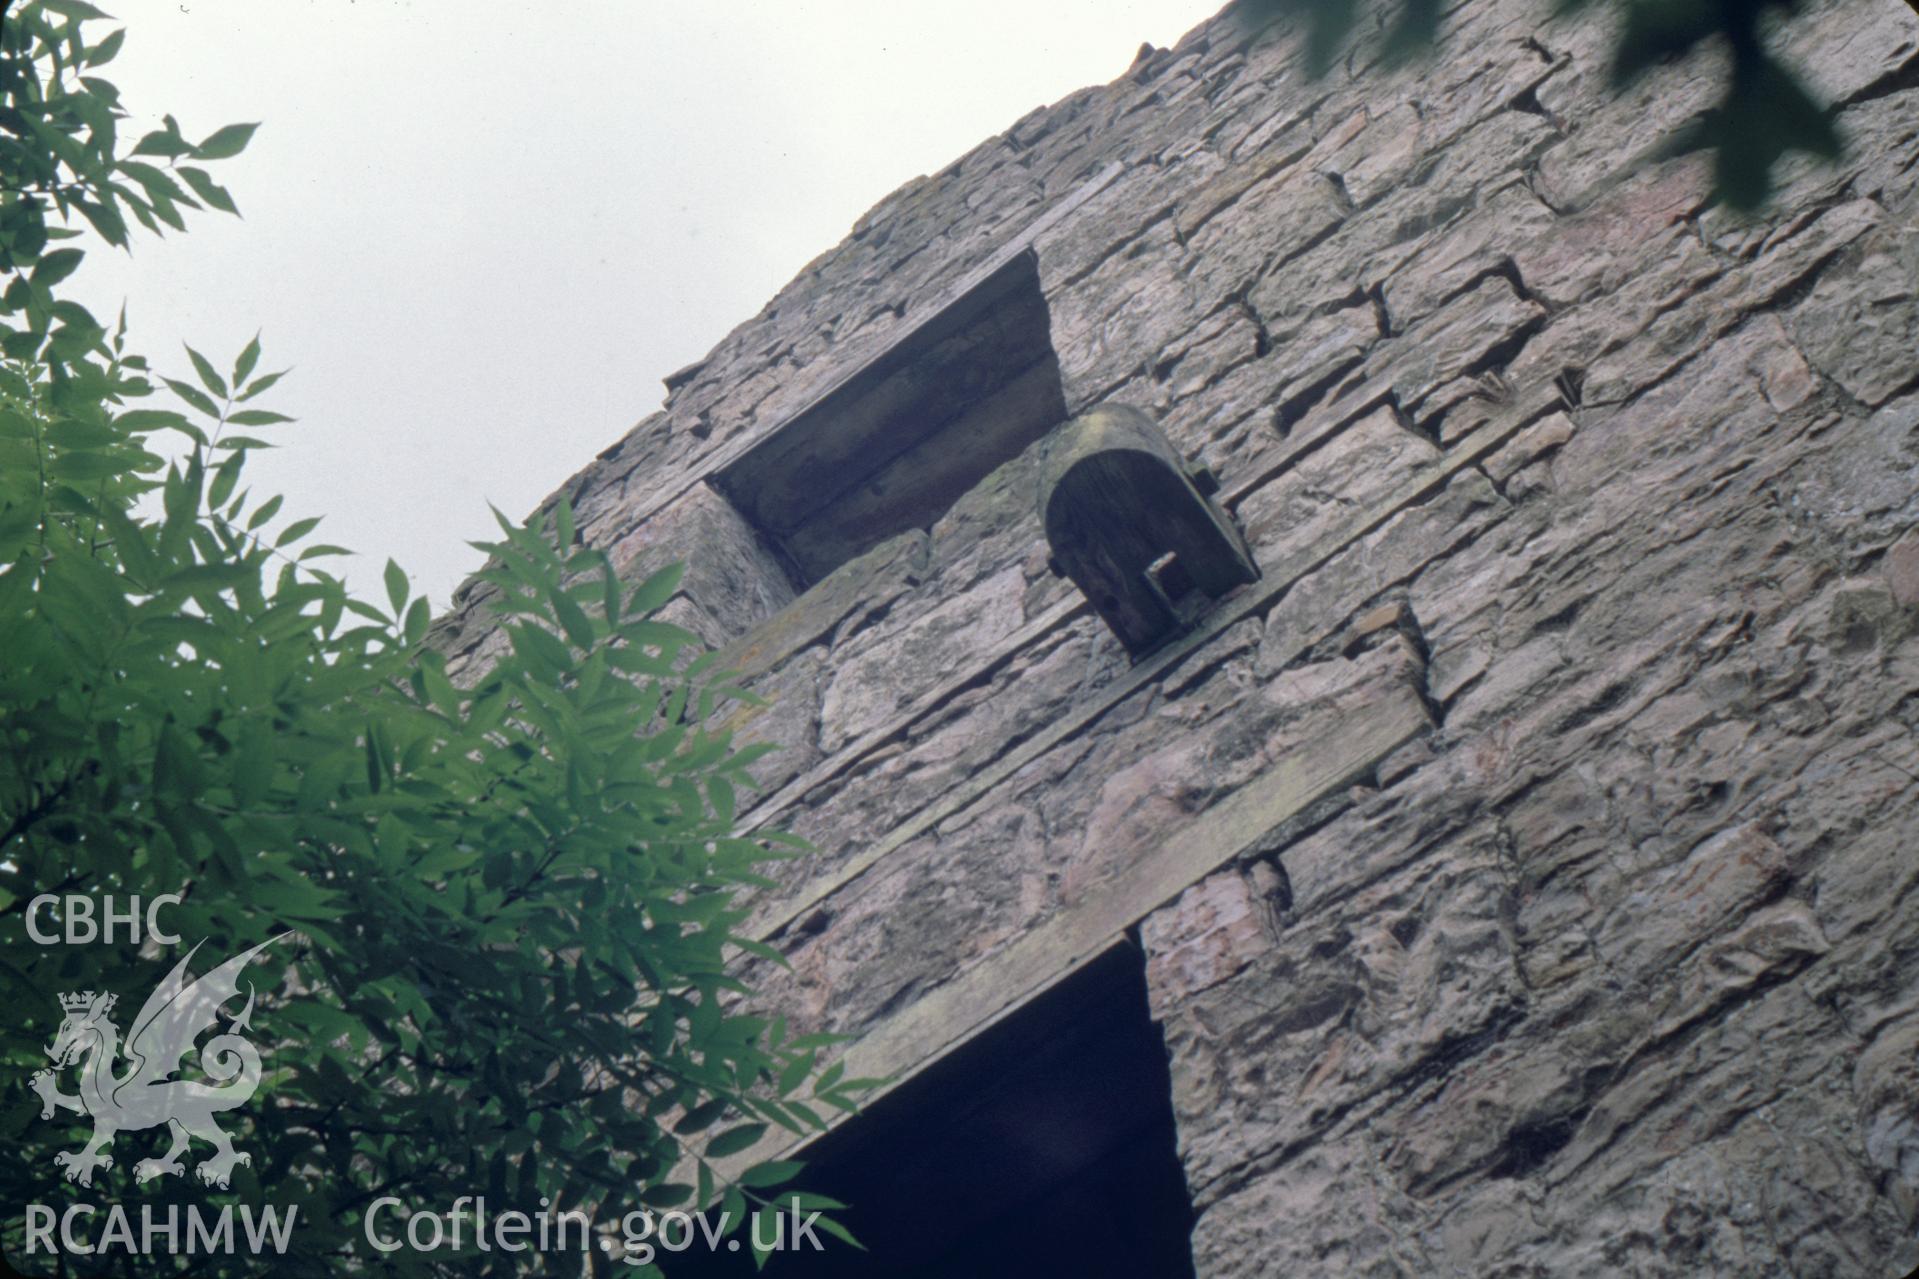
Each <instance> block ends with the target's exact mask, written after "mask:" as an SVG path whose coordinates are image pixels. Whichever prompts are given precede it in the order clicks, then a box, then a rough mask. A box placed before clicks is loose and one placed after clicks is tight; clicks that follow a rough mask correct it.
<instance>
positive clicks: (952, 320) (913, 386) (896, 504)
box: [714, 250, 1066, 589]
mask: <svg viewBox="0 0 1919 1279" xmlns="http://www.w3.org/2000/svg"><path fill="white" fill-rule="evenodd" d="M1065 416H1066V403H1065V398H1064V394H1063V392H1062V390H1061V386H1060V373H1059V361H1058V359H1057V357H1056V356H1055V355H1054V353H1053V345H1052V324H1051V318H1050V316H1049V314H1048V312H1047V308H1046V298H1045V296H1044V295H1043V294H1042V293H1041V292H1040V287H1039V263H1038V259H1037V258H1036V257H1035V255H1034V254H1033V252H1032V251H1031V250H1027V251H1026V252H1023V253H1019V254H1017V255H1015V256H1014V257H1013V258H1011V259H1010V260H1009V261H1007V263H1006V264H1005V265H1003V266H1001V267H1000V268H998V269H997V270H995V271H992V272H991V273H990V274H988V275H987V276H986V277H985V278H984V279H983V280H981V281H980V282H979V283H978V284H976V285H974V286H973V287H971V288H969V289H968V290H967V291H966V292H964V293H963V294H961V295H960V296H959V298H958V299H956V300H955V301H954V302H953V303H951V304H950V305H948V306H946V307H943V308H942V309H941V310H939V311H938V312H936V313H935V314H933V315H932V316H930V317H929V318H928V319H927V320H926V321H925V322H924V323H922V324H920V325H919V326H918V327H916V328H915V329H913V330H912V331H911V332H910V333H908V334H907V335H906V336H905V337H903V338H901V339H900V340H899V341H898V342H895V343H894V344H893V345H892V346H891V347H889V348H888V349H887V350H886V351H884V352H883V353H882V354H880V355H879V356H878V357H877V358H875V359H874V360H872V361H871V362H869V363H868V364H866V365H864V366H862V367H861V368H859V369H858V370H856V371H855V372H854V373H852V374H851V375H849V376H848V377H847V378H846V379H845V380H844V381H842V382H840V383H839V384H838V385H836V386H834V387H833V388H832V389H831V390H829V391H827V392H826V394H824V395H823V396H821V397H820V398H819V399H818V400H815V401H814V402H813V403H812V404H811V405H809V406H808V407H807V408H805V409H803V410H801V411H800V412H799V413H798V414H797V415H795V416H794V417H793V418H792V419H791V420H790V421H788V422H786V423H785V424H784V425H782V426H781V427H780V428H779V429H778V430H776V431H774V432H773V433H772V434H771V435H769V436H768V437H767V438H766V439H765V440H763V441H761V442H760V443H759V444H757V445H755V446H754V447H753V448H751V449H749V450H748V451H747V452H746V453H745V454H743V455H742V456H740V457H739V458H738V459H736V460H735V461H733V462H732V463H730V464H729V465H727V466H726V467H725V468H724V469H722V470H721V471H720V472H719V473H718V474H717V475H715V477H714V483H715V485H716V487H717V488H718V489H719V490H720V492H722V493H723V494H725V495H726V497H727V498H728V500H730V501H731V502H732V503H733V505H734V506H735V507H736V508H737V509H738V510H739V512H740V513H741V514H742V515H743V516H745V517H746V519H747V520H748V521H749V522H750V523H752V524H753V525H754V527H756V528H757V529H758V530H759V531H760V532H761V533H762V534H764V535H765V536H766V537H767V538H769V539H770V540H771V541H772V542H773V543H775V544H776V545H777V546H778V547H779V548H780V550H781V551H782V552H783V553H784V555H785V557H786V559H787V561H788V562H789V564H791V565H792V567H793V569H794V570H795V572H796V574H797V576H798V578H799V579H800V580H799V581H798V582H797V583H796V585H798V586H799V587H801V588H802V589H803V588H805V587H807V586H810V585H812V584H813V583H814V582H817V581H819V580H820V579H821V578H823V577H825V576H826V575H827V574H828V573H830V572H832V571H833V570H834V569H835V568H838V567H839V566H840V565H841V564H844V563H845V562H846V561H848V560H850V559H852V558H853V557H854V556H856V555H858V554H860V553H861V552H863V551H866V550H868V549H870V548H872V547H874V546H876V545H878V544H879V543H880V542H882V541H885V540H886V539H887V538H889V537H892V536H895V535H896V534H899V533H903V532H906V531H907V530H908V529H915V528H927V527H930V526H931V525H932V523H933V522H934V521H935V520H937V519H938V518H939V517H940V516H941V515H943V514H945V512H946V511H947V509H948V508H949V507H951V506H952V505H953V503H954V502H956V501H958V500H959V498H960V497H961V495H963V494H964V493H966V492H967V491H968V490H969V489H971V488H972V487H973V486H974V485H976V484H978V483H979V482H980V481H981V480H982V479H985V478H986V476H987V475H988V474H990V473H991V472H992V471H993V470H994V468H996V467H998V466H999V465H1000V464H1001V463H1003V462H1006V461H1008V460H1010V459H1012V458H1013V457H1016V456H1017V455H1018V454H1019V453H1020V451H1021V450H1023V449H1025V448H1026V446H1027V445H1029V444H1031V443H1032V442H1033V441H1035V440H1037V439H1038V438H1039V437H1040V436H1042V435H1044V434H1046V432H1047V431H1049V430H1051V429H1052V428H1053V427H1054V426H1056V425H1058V424H1059V423H1060V421H1061V420H1062V419H1064V418H1065Z"/></svg>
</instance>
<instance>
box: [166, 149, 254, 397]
mask: <svg viewBox="0 0 1919 1279" xmlns="http://www.w3.org/2000/svg"><path fill="white" fill-rule="evenodd" d="M183 149H184V147H183ZM173 171H174V172H175V173H177V174H179V175H180V176H181V177H182V178H183V179H185V180H186V184H187V185H188V186H190V187H192V188H193V194H195V195H197V196H199V197H200V198H201V199H202V200H205V201H206V202H207V204H208V205H209V206H211V207H213V208H216V209H218V210H220V212H222V213H232V214H238V213H239V212H240V210H239V208H238V207H237V206H236V205H235V204H234V203H233V196H232V195H230V194H229V193H228V192H227V189H226V188H225V187H223V186H221V185H220V184H219V183H217V182H215V181H214V180H213V175H211V174H209V173H208V172H207V171H206V170H205V169H201V168H196V167H194V166H193V165H190V164H182V165H178V166H176V167H175V168H174V170H173ZM233 380H234V382H235V383H236V384H237V383H239V382H242V381H244V380H245V375H244V374H242V375H240V376H236V377H235V378H234V379H233Z"/></svg>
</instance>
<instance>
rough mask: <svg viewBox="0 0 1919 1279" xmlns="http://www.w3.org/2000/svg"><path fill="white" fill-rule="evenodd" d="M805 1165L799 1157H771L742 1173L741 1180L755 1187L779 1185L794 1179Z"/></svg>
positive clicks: (742, 1182)
mask: <svg viewBox="0 0 1919 1279" xmlns="http://www.w3.org/2000/svg"><path fill="white" fill-rule="evenodd" d="M805 1166H806V1165H805V1164H803V1163H801V1162H800V1161H799V1160H797V1159H769V1160H767V1161H766V1162H764V1163H757V1164H754V1165H753V1166H752V1167H751V1168H748V1169H747V1170H746V1171H745V1172H743V1173H741V1174H740V1177H739V1181H740V1184H741V1185H742V1186H752V1187H755V1188H763V1187H766V1186H778V1185H781V1184H783V1183H785V1182H789V1181H791V1180H793V1178H794V1177H797V1176H798V1175H799V1172H800V1169H802V1168H804V1167H805Z"/></svg>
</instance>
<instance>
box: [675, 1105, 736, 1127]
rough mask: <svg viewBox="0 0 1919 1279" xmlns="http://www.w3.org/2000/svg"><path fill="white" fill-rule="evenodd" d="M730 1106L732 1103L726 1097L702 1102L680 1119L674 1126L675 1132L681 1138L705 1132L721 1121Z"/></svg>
mask: <svg viewBox="0 0 1919 1279" xmlns="http://www.w3.org/2000/svg"><path fill="white" fill-rule="evenodd" d="M730 1105H732V1103H731V1102H730V1101H728V1100H727V1099H726V1098H725V1097H715V1098H713V1099H712V1100H710V1101H704V1102H701V1103H700V1104H699V1105H697V1106H695V1107H693V1109H691V1110H689V1111H687V1112H686V1114H684V1115H682V1116H681V1117H680V1121H679V1122H678V1123H676V1124H674V1125H673V1131H674V1132H676V1133H679V1134H680V1135H681V1136H687V1135H689V1134H692V1133H696V1132H704V1131H705V1130H706V1129H708V1128H711V1127H712V1126H713V1125H714V1124H715V1123H717V1122H718V1121H719V1119H720V1117H721V1116H722V1115H724V1114H725V1113H726V1111H727V1107H728V1106H730Z"/></svg>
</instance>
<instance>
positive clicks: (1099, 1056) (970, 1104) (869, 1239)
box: [658, 945, 1193, 1279]
mask: <svg viewBox="0 0 1919 1279" xmlns="http://www.w3.org/2000/svg"><path fill="white" fill-rule="evenodd" d="M800 1157H801V1158H803V1159H805V1160H806V1161H807V1163H808V1167H807V1169H806V1171H805V1172H804V1173H802V1174H801V1176H800V1178H799V1181H798V1183H797V1184H798V1185H799V1186H801V1187H802V1188H803V1189H805V1190H808V1191H812V1192H815V1193H819V1194H824V1195H829V1196H831V1197H833V1198H835V1199H839V1200H842V1201H844V1202H846V1203H849V1204H851V1205H853V1207H852V1209H851V1210H850V1211H847V1212H843V1213H837V1214H835V1215H836V1216H838V1217H839V1218H841V1219H842V1220H844V1221H845V1222H846V1223H847V1225H848V1226H850V1227H851V1228H852V1230H853V1232H854V1233H855V1234H856V1235H858V1236H859V1237H860V1240H861V1242H863V1243H864V1244H865V1245H866V1246H867V1247H868V1248H869V1249H870V1251H869V1252H866V1253H861V1252H857V1251H855V1250H853V1249H851V1248H849V1247H848V1246H846V1245H845V1244H843V1243H840V1242H839V1241H838V1240H835V1239H832V1238H830V1237H825V1238H823V1239H822V1242H823V1243H824V1244H825V1245H826V1250H825V1251H824V1252H820V1253H814V1252H785V1253H780V1254H776V1255H775V1256H773V1257H772V1258H771V1259H770V1260H769V1261H768V1263H767V1268H766V1271H765V1272H764V1273H765V1274H766V1276H767V1279H828V1277H829V1276H830V1279H981V1277H982V1276H991V1277H992V1279H1094V1277H1097V1279H1186V1277H1189V1276H1191V1275H1192V1274H1193V1263H1192V1254H1191V1246H1190V1236H1191V1233H1192V1226H1193V1211H1192V1205H1191V1202H1190V1201H1189V1200H1188V1198H1187V1195H1186V1180H1185V1174H1184V1172H1183V1171H1182V1169H1181V1167H1180V1164H1179V1159H1178V1156H1177V1154H1176V1153H1175V1135H1174V1127H1173V1110H1172V1082H1171V1078H1170V1076H1169V1073H1168V1070H1167V1063H1166V1049H1165V1045H1164V1042H1163V1040H1162V1039H1161V1036H1160V1032H1159V1028H1158V1027H1157V1026H1156V1025H1155V1024H1154V1023H1153V1021H1152V1019H1151V1017H1150V1016H1149V1014H1148V1011H1147V1002H1146V980H1145V968H1144V962H1143V959H1142V957H1141V955H1140V953H1139V951H1138V950H1137V949H1136V948H1134V947H1133V946H1131V945H1123V946H1119V947H1116V948H1114V949H1113V950H1111V951H1109V952H1108V953H1107V954H1105V955H1104V956H1102V957H1101V958H1099V959H1097V960H1095V961H1094V962H1093V963H1092V964H1090V965H1088V966H1087V967H1086V968H1085V969H1083V970H1082V971H1081V972H1079V973H1078V974H1076V975H1075V976H1073V977H1071V978H1069V979H1068V980H1067V981H1065V982H1062V983H1061V984H1060V985H1058V986H1056V987H1054V988H1053V989H1052V990H1050V991H1048V992H1046V993H1045V994H1044V995H1041V996H1040V997H1039V998H1038V999H1036V1000H1034V1001H1033V1002H1031V1003H1029V1004H1027V1005H1026V1006H1024V1007H1022V1008H1021V1009H1019V1010H1018V1011H1017V1012H1015V1013H1014V1014H1013V1015H1011V1016H1010V1017H1008V1018H1006V1019H1005V1020H1004V1021H1002V1022H1001V1023H1000V1024H999V1025H997V1026H994V1027H992V1028H991V1029H989V1030H987V1031H985V1032H984V1033H983V1034H981V1035H980V1036H978V1037H977V1038H975V1039H974V1040H973V1041H972V1042H969V1043H968V1044H966V1045H964V1046H963V1047H961V1048H960V1049H958V1050H956V1051H955V1052H953V1053H951V1054H949V1055H948V1056H947V1057H946V1058H945V1059H944V1060H942V1061H941V1062H939V1063H938V1064H936V1065H935V1066H933V1067H931V1068H929V1069H928V1070H927V1071H926V1072H925V1073H924V1074H922V1075H920V1076H918V1077H916V1078H915V1079H913V1080H911V1081H909V1082H908V1083H906V1084H905V1085H902V1086H901V1087H900V1088H898V1089H896V1090H895V1091H894V1092H892V1093H890V1094H888V1095H887V1096H886V1097H884V1098H882V1099H881V1100H879V1101H878V1102H876V1103H875V1104H874V1105H873V1106H872V1107H871V1108H870V1109H869V1110H867V1111H866V1112H865V1113H863V1114H861V1115H858V1116H856V1117H854V1118H853V1119H851V1120H850V1121H848V1122H847V1123H846V1124H845V1125H844V1126H843V1127H842V1128H840V1129H839V1130H837V1131H835V1132H833V1133H831V1134H829V1135H827V1136H826V1137H824V1138H822V1139H820V1140H819V1141H818V1142H816V1143H814V1145H813V1146H812V1147H811V1148H809V1149H808V1150H807V1151H805V1152H804V1153H803V1154H802V1155H801V1156H800ZM768 1237H770V1231H769V1232H768ZM658 1260H659V1262H660V1263H661V1265H662V1267H663V1268H664V1270H665V1272H666V1274H667V1276H668V1279H730V1277H731V1276H736V1275H737V1276H741V1277H744V1276H747V1275H752V1274H754V1273H755V1271H754V1269H753V1264H752V1261H751V1259H750V1258H749V1257H747V1256H746V1255H745V1254H744V1253H734V1254H728V1253H719V1254H711V1253H708V1252H706V1251H705V1249H704V1247H703V1246H698V1245H696V1246H695V1248H694V1249H693V1250H691V1251H688V1252H683V1253H679V1254H663V1255H661V1256H660V1257H659V1258H658Z"/></svg>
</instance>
